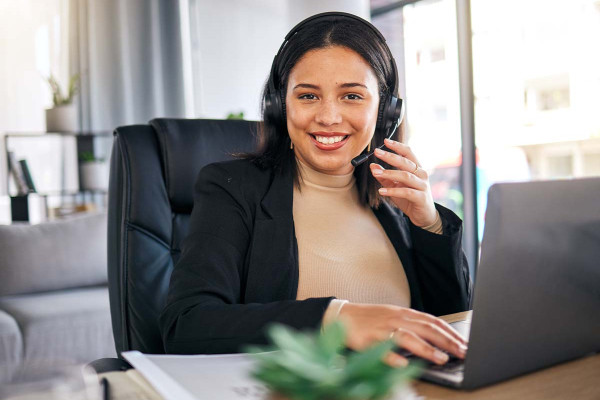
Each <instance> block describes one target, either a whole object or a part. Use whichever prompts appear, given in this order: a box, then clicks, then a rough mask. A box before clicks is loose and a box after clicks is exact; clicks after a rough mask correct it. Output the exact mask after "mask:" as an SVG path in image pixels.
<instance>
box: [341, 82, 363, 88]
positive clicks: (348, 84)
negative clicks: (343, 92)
mask: <svg viewBox="0 0 600 400" xmlns="http://www.w3.org/2000/svg"><path fill="white" fill-rule="evenodd" d="M357 86H360V87H363V88H365V89H368V87H367V86H366V85H363V84H362V83H358V82H349V83H342V84H341V85H340V87H342V88H352V87H357Z"/></svg>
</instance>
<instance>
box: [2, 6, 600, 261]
mask: <svg viewBox="0 0 600 400" xmlns="http://www.w3.org/2000/svg"><path fill="white" fill-rule="evenodd" d="M330 10H342V11H347V12H352V13H354V14H357V15H360V16H362V17H365V18H367V19H370V20H371V21H372V22H373V24H375V26H377V27H378V28H379V29H380V30H381V31H382V32H383V34H384V35H385V36H386V38H387V40H388V43H389V45H390V47H391V49H392V51H393V53H394V54H395V57H396V60H397V63H398V66H399V70H400V74H401V77H400V78H401V95H402V96H403V97H404V98H405V100H406V104H407V115H406V122H407V126H406V140H407V141H408V143H409V144H410V145H411V146H412V147H413V148H414V150H415V151H416V152H417V154H418V156H419V158H420V160H421V162H422V164H423V165H424V167H425V168H426V169H427V170H428V171H429V172H430V174H431V183H432V190H433V193H434V197H435V199H436V200H437V201H439V202H440V203H442V204H444V205H446V206H448V207H450V208H452V209H454V210H455V211H456V212H457V213H458V214H459V215H461V216H463V217H464V219H465V227H466V229H465V237H466V238H467V239H468V240H467V241H466V242H465V243H466V244H467V246H470V248H468V249H467V250H468V253H469V257H470V258H471V261H474V259H475V258H476V252H477V247H478V246H477V245H478V241H479V240H480V239H481V234H482V231H483V226H484V222H485V205H486V193H487V189H488V188H489V186H490V185H491V184H493V183H494V182H499V181H518V180H530V179H559V178H574V177H583V176H594V175H600V113H599V112H598V109H599V108H600V107H599V106H600V101H599V100H598V93H600V46H598V45H597V41H598V40H597V39H598V38H599V37H600V1H599V0H570V1H564V0H563V1H560V0H518V1H517V0H505V1H490V0H471V1H466V0H421V1H414V0H413V1H406V0H404V1H403V0H371V1H368V0H304V1H295V0H286V1H283V0H253V1H245V0H223V1H210V0H180V1H172V0H127V1H117V0H112V1H95V0H0V51H1V52H0V54H1V62H0V63H1V67H0V68H1V69H0V135H2V136H3V139H5V140H1V141H0V143H1V145H2V146H4V147H3V148H2V149H1V150H2V151H0V221H1V222H2V223H5V224H7V223H10V221H11V215H10V200H9V195H11V194H13V193H12V192H13V191H14V190H15V189H14V185H13V184H12V183H10V182H9V179H8V176H7V160H6V150H7V149H6V148H5V147H6V146H12V148H11V149H8V150H12V151H13V152H16V153H19V154H17V155H18V156H19V158H26V159H27V161H28V163H29V164H30V168H31V169H33V170H35V171H36V176H34V178H35V179H36V181H37V186H38V192H40V191H42V192H43V191H44V190H46V191H47V192H48V193H55V194H56V195H55V196H53V197H49V198H48V201H49V202H50V206H51V207H52V206H55V207H60V206H62V205H64V203H65V202H69V201H85V198H84V200H81V198H82V197H81V196H79V197H77V195H78V194H79V195H80V194H81V193H80V190H79V189H80V188H79V187H78V185H79V183H80V182H79V180H78V176H77V174H78V171H77V166H76V164H77V158H78V157H77V155H74V156H73V155H72V154H71V153H72V151H70V150H69V149H71V148H76V144H75V142H74V141H76V140H77V138H74V137H67V138H64V137H63V138H61V139H60V140H59V141H58V142H57V141H56V138H54V139H53V138H52V137H49V136H48V137H44V136H42V135H40V133H43V132H45V131H46V121H45V114H44V110H45V109H46V108H49V107H51V105H52V99H51V93H50V89H49V86H48V84H47V83H46V82H45V79H44V78H45V77H47V76H49V75H50V74H53V75H55V76H56V77H57V78H58V79H59V81H60V82H63V84H64V83H66V82H67V81H68V79H69V77H70V76H71V75H73V74H80V79H81V80H80V82H81V85H80V86H81V87H80V93H79V94H78V96H77V97H76V99H75V103H76V107H77V112H78V116H79V131H80V133H86V134H97V135H98V136H100V137H101V139H102V140H100V142H99V143H100V144H99V145H97V146H95V147H94V150H93V151H94V152H97V153H101V154H99V155H98V157H99V158H102V157H104V158H106V157H107V156H108V154H109V152H110V132H111V131H112V130H113V129H114V128H115V127H116V126H119V125H125V124H134V123H146V122H147V121H148V120H150V119H152V118H154V117H185V118H226V117H227V116H228V115H230V114H238V113H241V112H243V116H244V118H245V119H253V120H254V119H259V117H260V115H259V108H260V93H261V90H262V86H263V84H264V82H265V79H266V77H267V75H268V73H269V68H270V65H271V61H272V59H273V56H274V55H275V53H276V52H277V49H278V48H279V46H280V44H281V42H282V39H283V37H284V36H285V34H286V33H287V32H288V30H289V29H290V28H291V27H292V26H294V25H295V24H296V23H297V22H299V21H300V20H302V19H303V18H305V17H307V16H309V15H311V14H314V13H317V12H321V11H330ZM471 85H472V90H471ZM461 96H462V97H461ZM461 99H462V100H461ZM27 134H31V135H38V136H37V139H35V140H33V141H29V142H27V141H24V140H23V139H20V140H16V139H14V138H12V137H11V135H12V136H18V137H20V136H23V135H27ZM8 139H10V140H8ZM59 153H60V154H59ZM70 154H71V155H70ZM465 163H468V164H470V167H469V166H468V165H465ZM73 165H75V166H73ZM53 166H54V167H53ZM56 171H58V172H56ZM58 175H59V176H58ZM40 188H41V190H40ZM65 193H67V194H68V196H67V195H65ZM101 194H102V193H101ZM100 203H101V202H100ZM100 206H101V205H100ZM469 243H470V244H469Z"/></svg>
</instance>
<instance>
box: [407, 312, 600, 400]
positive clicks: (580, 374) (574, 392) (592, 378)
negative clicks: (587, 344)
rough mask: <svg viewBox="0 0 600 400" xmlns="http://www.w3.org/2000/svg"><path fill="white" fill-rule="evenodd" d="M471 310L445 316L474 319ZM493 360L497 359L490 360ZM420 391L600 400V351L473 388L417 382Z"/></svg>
mask: <svg viewBox="0 0 600 400" xmlns="http://www.w3.org/2000/svg"><path fill="white" fill-rule="evenodd" d="M470 316H471V312H470V311H467V312H464V313H458V314H452V315H447V316H444V317H442V318H443V319H445V320H446V321H448V322H455V321H462V320H465V319H468V318H470ZM490 362H493V360H490ZM413 387H414V388H415V390H416V391H417V393H418V394H419V395H421V396H424V397H425V399H428V400H442V399H444V400H445V399H461V400H463V399H465V400H469V399H478V400H501V399H510V400H517V399H518V400H534V399H535V400H539V399H544V400H554V399H556V400H565V399H577V400H587V399H590V400H591V399H594V400H598V399H600V354H596V355H593V356H590V357H586V358H582V359H579V360H575V361H571V362H567V363H564V364H560V365H557V366H554V367H550V368H547V369H544V370H541V371H537V372H532V373H530V374H527V375H523V376H520V377H517V378H513V379H510V380H508V381H504V382H500V383H497V384H495V385H492V386H486V387H484V388H481V389H477V390H473V391H464V390H455V389H447V388H445V387H443V386H438V385H434V384H429V383H425V382H421V381H417V382H415V383H414V384H413Z"/></svg>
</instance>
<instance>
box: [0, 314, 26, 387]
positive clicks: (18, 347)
mask: <svg viewBox="0 0 600 400" xmlns="http://www.w3.org/2000/svg"><path fill="white" fill-rule="evenodd" d="M22 359H23V341H22V338H21V332H20V331H19V326H18V325H17V321H15V319H14V318H13V317H11V316H10V315H8V314H7V313H5V312H4V311H2V310H0V385H1V384H4V383H7V382H9V381H10V380H11V379H12V378H13V376H14V375H15V373H16V372H17V370H18V368H19V366H20V365H21V361H22Z"/></svg>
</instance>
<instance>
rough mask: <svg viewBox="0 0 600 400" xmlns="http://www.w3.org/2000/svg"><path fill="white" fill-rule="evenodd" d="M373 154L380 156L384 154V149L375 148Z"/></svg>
mask: <svg viewBox="0 0 600 400" xmlns="http://www.w3.org/2000/svg"><path fill="white" fill-rule="evenodd" d="M375 154H376V155H378V156H382V155H384V154H385V151H383V150H381V149H375Z"/></svg>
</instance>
